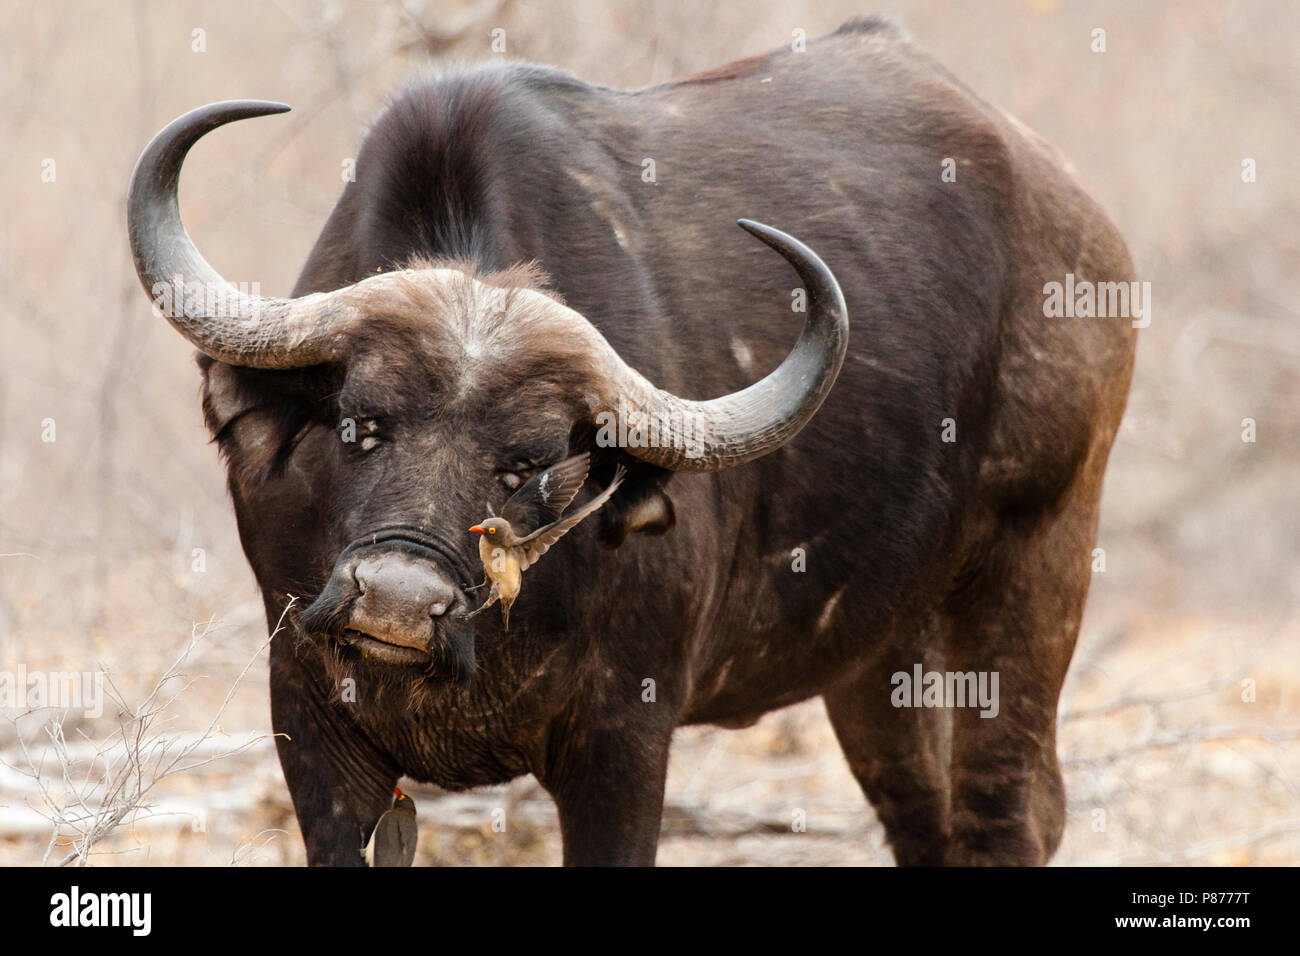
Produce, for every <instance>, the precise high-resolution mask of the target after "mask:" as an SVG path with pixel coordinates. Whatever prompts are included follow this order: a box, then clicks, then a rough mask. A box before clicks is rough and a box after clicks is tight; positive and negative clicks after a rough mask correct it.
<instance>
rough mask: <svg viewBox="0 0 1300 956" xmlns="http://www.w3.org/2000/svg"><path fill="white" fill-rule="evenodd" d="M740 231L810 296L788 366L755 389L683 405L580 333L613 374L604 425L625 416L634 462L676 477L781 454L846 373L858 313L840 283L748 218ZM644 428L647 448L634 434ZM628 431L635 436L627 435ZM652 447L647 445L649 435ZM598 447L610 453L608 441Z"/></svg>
mask: <svg viewBox="0 0 1300 956" xmlns="http://www.w3.org/2000/svg"><path fill="white" fill-rule="evenodd" d="M738 224H739V226H740V227H741V228H742V229H744V230H745V231H746V232H748V233H750V234H751V235H753V236H756V237H757V238H758V239H759V240H760V241H762V242H764V243H766V244H767V245H768V246H770V247H771V248H773V249H775V250H776V251H777V252H779V253H780V254H781V255H782V256H783V257H785V259H786V261H788V262H789V263H790V264H791V265H792V266H794V269H795V272H797V273H798V274H799V278H800V279H801V280H803V284H804V288H805V289H806V290H807V293H808V317H807V319H806V320H805V321H804V326H803V331H802V332H801V333H800V335H799V341H798V342H796V343H795V346H794V349H793V350H791V352H790V353H789V354H788V355H787V356H786V357H785V360H784V361H783V362H782V363H781V364H780V365H779V366H777V367H776V368H775V369H773V370H772V372H771V373H769V374H768V375H767V376H766V377H765V378H763V379H760V380H759V381H757V382H755V383H754V384H753V385H750V386H749V387H748V388H744V389H741V390H740V391H738V392H732V393H731V394H730V395H723V396H722V397H720V398H714V399H711V400H708V401H693V400H690V399H684V398H680V397H678V396H677V395H674V394H673V393H672V392H667V391H664V390H663V389H661V388H657V387H655V386H654V385H653V384H651V383H650V382H649V381H648V380H647V379H646V378H645V377H644V376H643V375H641V374H640V373H639V372H637V371H636V370H635V369H633V368H632V367H631V366H629V365H628V364H627V363H626V362H624V361H623V359H622V358H621V357H620V356H619V355H618V353H617V352H615V350H614V348H613V347H612V346H611V345H610V344H609V342H608V341H607V340H606V339H605V337H604V336H603V335H601V334H600V332H599V331H598V330H596V328H595V326H592V325H591V324H590V323H589V322H587V321H586V320H585V319H581V317H576V313H575V314H574V315H575V317H576V318H578V319H581V321H580V322H576V321H575V322H574V324H575V325H579V326H580V327H582V328H581V333H580V334H583V335H585V336H586V338H587V339H588V341H589V348H590V350H591V352H592V353H593V355H594V356H595V357H596V360H597V361H598V362H599V363H600V364H602V365H603V366H604V368H603V374H602V379H603V383H602V387H600V388H599V392H600V394H599V396H598V403H599V408H598V409H597V413H596V424H597V425H602V426H603V425H605V424H610V423H613V422H615V421H618V420H619V418H620V417H622V418H625V419H628V420H630V421H626V422H620V423H619V428H620V431H619V436H620V442H619V444H620V447H622V448H623V450H624V451H626V452H627V453H628V454H630V455H633V456H635V457H637V458H640V459H641V460H642V461H647V462H650V463H651V464H654V465H658V466H660V467H661V468H667V469H669V470H672V471H717V470H719V469H722V468H730V467H732V466H733V465H740V464H744V463H745V462H747V461H752V460H753V459H755V458H758V457H760V456H762V455H766V454H767V453H768V452H771V451H775V450H776V449H777V448H780V447H781V446H782V445H784V444H785V443H786V442H788V441H789V440H790V439H791V438H793V437H794V436H795V435H797V434H798V433H799V431H800V429H802V428H803V427H804V425H806V424H808V421H809V420H810V419H811V418H812V417H813V415H814V414H815V413H816V411H817V409H818V408H820V407H821V404H822V402H823V401H825V399H826V396H827V395H828V394H829V393H830V390H831V386H832V385H834V384H835V379H836V377H837V376H838V375H839V373H840V366H841V365H843V364H844V353H845V351H846V350H847V349H848V344H849V314H848V309H847V308H846V307H845V305H844V295H843V293H841V292H840V286H839V283H838V282H836V281H835V276H834V275H833V274H832V273H831V270H830V269H829V268H827V266H826V263H824V262H822V260H821V259H820V258H819V257H818V255H817V254H816V253H815V252H813V251H812V250H811V249H809V248H808V247H807V246H805V245H804V244H803V243H802V242H800V241H799V240H798V239H795V238H794V237H792V236H789V235H786V234H785V233H784V232H781V230H779V229H773V228H772V227H771V226H765V225H763V224H762V223H757V222H753V221H751V220H748V219H741V220H738ZM638 425H639V430H640V434H641V439H642V440H639V441H637V440H633V439H632V438H631V437H629V438H627V439H626V440H624V439H623V438H622V436H624V435H629V436H632V435H635V434H636V431H635V429H636V428H637V427H638ZM624 426H627V430H626V431H625V430H623V429H624ZM647 432H648V433H649V436H650V438H649V440H645V436H646V433H647ZM605 434H606V437H605V439H604V440H602V433H601V432H598V433H597V442H598V443H604V444H610V443H612V442H610V441H609V433H608V431H606V432H605Z"/></svg>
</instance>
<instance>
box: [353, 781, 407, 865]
mask: <svg viewBox="0 0 1300 956" xmlns="http://www.w3.org/2000/svg"><path fill="white" fill-rule="evenodd" d="M393 794H394V796H393V805H392V807H391V808H389V809H388V810H386V811H385V812H384V815H383V816H381V817H380V818H379V822H378V823H376V824H375V832H374V833H372V834H370V842H369V843H367V844H366V848H365V849H364V850H362V851H361V855H362V856H364V857H365V858H366V865H367V866H410V865H411V862H412V861H413V860H414V859H415V845H416V843H417V842H418V840H419V835H420V831H419V829H418V828H417V827H416V825H415V801H414V800H412V799H411V798H410V797H408V796H407V795H406V794H404V793H402V790H401V788H400V787H394V788H393Z"/></svg>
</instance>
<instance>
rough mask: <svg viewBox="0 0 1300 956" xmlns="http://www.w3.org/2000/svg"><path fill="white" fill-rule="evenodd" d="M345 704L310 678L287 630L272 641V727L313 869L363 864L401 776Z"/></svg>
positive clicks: (281, 764)
mask: <svg viewBox="0 0 1300 956" xmlns="http://www.w3.org/2000/svg"><path fill="white" fill-rule="evenodd" d="M282 638H285V640H283V641H282V640H281V639H282ZM277 644H279V645H280V646H278V647H277ZM335 697H337V692H336V693H335ZM346 706H356V705H346V704H339V703H338V702H337V701H335V702H331V701H330V700H329V699H328V697H327V696H326V693H325V692H324V691H323V689H322V685H321V684H320V683H319V682H318V680H311V679H310V678H309V677H308V674H307V673H306V671H305V669H304V668H303V666H302V662H300V661H298V660H295V659H294V658H293V648H292V646H291V645H290V640H289V639H288V638H287V635H278V636H277V637H276V638H275V640H274V641H272V644H271V725H272V727H273V728H274V729H275V733H276V738H275V745H276V749H277V751H278V752H279V755H280V767H281V768H282V769H283V771H284V781H285V784H286V785H287V786H288V788H289V795H290V797H291V798H292V800H293V809H294V813H295V814H296V815H297V817H298V826H299V828H300V829H301V830H302V838H303V843H304V844H305V845H306V848H307V863H308V864H309V865H310V866H364V865H365V859H364V858H363V857H362V855H361V849H362V847H364V846H365V843H366V841H367V840H368V839H369V838H370V834H371V832H372V831H373V830H374V828H375V823H376V822H378V820H379V817H380V815H381V814H383V813H384V811H385V810H387V809H388V808H389V807H390V806H391V805H392V802H393V787H394V786H395V785H396V783H397V778H398V776H399V773H400V770H399V768H398V767H397V766H396V765H395V764H393V763H392V762H391V760H389V759H388V758H387V757H385V756H384V755H383V754H382V753H380V752H378V751H377V750H375V748H374V747H373V746H372V745H371V744H370V743H369V741H368V740H367V739H366V738H365V736H364V735H362V734H361V733H360V732H359V731H357V730H356V729H355V728H354V727H353V726H352V725H351V721H350V720H348V719H347V717H346V714H344V713H341V712H340V710H339V708H341V707H346Z"/></svg>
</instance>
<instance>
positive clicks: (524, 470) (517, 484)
mask: <svg viewBox="0 0 1300 956" xmlns="http://www.w3.org/2000/svg"><path fill="white" fill-rule="evenodd" d="M538 470H539V466H538V465H536V464H534V463H533V461H532V460H531V459H527V458H521V459H520V460H519V461H516V462H514V463H512V464H510V465H509V466H507V467H505V468H502V469H500V471H499V472H498V473H497V478H499V479H500V481H501V484H503V485H505V486H506V488H507V489H508V490H509V491H518V490H519V488H521V487H522V486H523V483H524V482H525V481H527V480H528V479H529V478H531V477H532V476H533V474H534V473H535V472H537V471H538Z"/></svg>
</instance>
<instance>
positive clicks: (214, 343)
mask: <svg viewBox="0 0 1300 956" xmlns="http://www.w3.org/2000/svg"><path fill="white" fill-rule="evenodd" d="M288 109H289V107H288V106H286V105H284V104H283V103H270V102H265V101H262V100H227V101H224V102H221V103H209V104H208V105H207V106H201V107H199V108H198V109H196V110H191V111H190V112H188V113H186V114H185V115H184V116H182V117H180V118H179V119H177V120H174V121H173V122H172V123H170V124H169V125H168V126H167V127H166V128H164V129H163V130H162V131H161V132H160V133H159V134H158V135H157V136H155V137H154V138H153V139H152V140H151V141H150V143H149V145H148V146H146V147H145V150H144V152H143V153H141V154H140V159H139V160H138V161H137V162H136V164H135V171H134V172H133V173H132V174H131V188H130V191H129V192H128V194H127V203H126V218H127V232H128V234H129V236H130V240H131V254H132V256H133V257H134V258H135V271H136V274H137V275H138V276H139V277H140V283H141V285H143V286H144V289H145V292H147V293H148V294H149V296H150V298H151V299H153V301H154V303H155V305H158V306H159V307H160V308H161V310H162V312H163V314H164V315H165V316H166V318H167V320H168V321H169V322H171V324H172V325H173V326H174V327H175V329H176V331H178V332H180V333H181V335H183V336H185V337H186V338H187V339H189V340H190V342H192V343H193V344H194V345H195V346H196V347H197V348H198V349H199V351H201V352H203V353H204V354H205V355H208V356H210V357H212V358H214V359H216V360H217V361H219V362H226V363H228V364H230V365H241V366H245V367H247V368H263V369H288V368H302V367H304V366H308V365H316V364H319V363H321V362H325V361H328V360H330V359H331V358H333V357H334V356H335V354H336V353H337V351H338V347H339V342H340V332H341V331H342V330H343V328H344V327H345V326H346V325H347V324H348V323H349V322H350V321H352V320H353V319H355V318H356V314H355V308H354V307H353V306H350V305H348V304H347V303H346V301H345V300H343V299H341V298H339V297H337V296H335V295H333V294H331V293H317V294H315V295H309V296H303V297H301V298H297V299H276V298H263V297H262V296H255V295H249V294H247V293H245V292H243V291H241V290H239V289H238V288H236V287H235V286H234V285H232V284H231V283H229V282H227V281H226V280H225V279H224V278H222V276H221V274H220V273H219V272H217V271H216V270H215V269H213V268H212V266H210V265H208V263H207V261H206V260H205V259H204V258H203V256H201V255H200V254H199V251H198V249H196V248H195V247H194V243H193V242H192V241H191V239H190V237H189V235H188V233H186V231H185V226H184V224H183V223H182V222H181V214H180V207H179V205H178V203H177V198H176V187H177V184H178V182H179V180H180V172H181V165H182V164H183V163H184V162H185V156H186V154H187V153H188V152H189V151H190V147H192V146H193V145H194V144H195V143H196V142H198V141H199V139H200V138H201V137H203V136H204V134H206V133H210V132H211V131H212V130H214V129H216V128H217V127H219V126H224V125H225V124H226V123H231V122H234V121H235V120H241V119H248V118H250V117H253V116H266V115H268V114H270V113H283V112H285V111H287V110H288Z"/></svg>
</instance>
